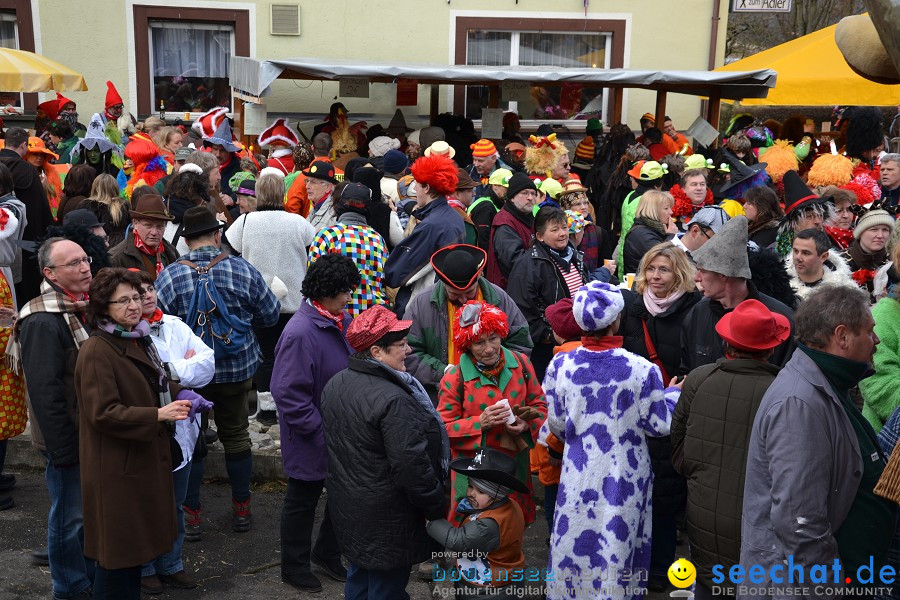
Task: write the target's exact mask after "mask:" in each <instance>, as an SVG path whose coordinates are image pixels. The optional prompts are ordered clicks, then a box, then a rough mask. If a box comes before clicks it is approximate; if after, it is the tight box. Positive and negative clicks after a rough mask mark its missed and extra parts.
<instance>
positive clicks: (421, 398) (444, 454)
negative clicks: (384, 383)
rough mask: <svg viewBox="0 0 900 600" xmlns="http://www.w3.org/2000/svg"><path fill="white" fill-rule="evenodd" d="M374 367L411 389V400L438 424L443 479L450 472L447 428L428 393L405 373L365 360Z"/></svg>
mask: <svg viewBox="0 0 900 600" xmlns="http://www.w3.org/2000/svg"><path fill="white" fill-rule="evenodd" d="M367 360H369V361H371V362H372V363H374V364H376V365H380V366H383V367H384V368H386V369H387V370H389V371H391V372H392V373H393V374H394V375H396V376H397V379H399V380H400V381H402V382H403V383H405V384H406V385H408V386H409V387H410V389H412V392H413V398H415V399H416V401H417V402H418V403H419V404H420V405H421V406H422V408H423V409H425V411H426V412H428V414H430V415H431V416H432V417H434V418H435V419H436V420H437V422H438V428H439V429H440V430H441V470H442V471H443V472H442V473H441V479H444V478H445V477H446V476H447V473H449V471H450V438H449V436H448V435H447V426H446V425H445V424H444V420H443V419H441V415H439V414H438V412H437V410H435V408H434V404H432V402H431V398H430V397H429V396H428V392H426V391H425V388H424V387H422V384H421V383H419V380H418V379H416V378H415V377H413V376H412V375H410V374H409V373H407V372H406V371H398V370H397V369H394V368H392V367H389V366H388V365H386V364H384V363H383V362H380V361H377V360H375V359H374V358H369V359H367Z"/></svg>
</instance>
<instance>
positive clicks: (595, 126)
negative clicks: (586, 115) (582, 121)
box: [584, 117, 603, 134]
mask: <svg viewBox="0 0 900 600" xmlns="http://www.w3.org/2000/svg"><path fill="white" fill-rule="evenodd" d="M595 131H603V121H601V120H600V119H598V118H596V117H592V118H590V119H588V122H587V126H586V127H585V128H584V132H585V133H587V134H591V133H594V132H595Z"/></svg>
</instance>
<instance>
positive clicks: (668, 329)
mask: <svg viewBox="0 0 900 600" xmlns="http://www.w3.org/2000/svg"><path fill="white" fill-rule="evenodd" d="M626 293H628V294H631V292H628V291H627V290H626ZM632 295H633V296H635V298H634V301H633V302H631V303H629V304H628V308H627V311H626V313H625V315H624V317H623V318H622V325H621V326H620V328H619V335H621V336H622V337H623V342H622V347H623V348H625V349H626V350H628V351H629V352H634V353H635V354H637V355H639V356H643V357H644V358H646V359H647V360H650V352H649V351H648V350H647V345H646V344H645V343H644V327H643V323H645V322H646V323H647V331H648V332H649V333H650V340H651V341H652V342H653V346H654V347H655V348H656V353H657V355H658V356H659V360H660V361H661V362H662V364H663V366H664V367H665V368H666V374H667V375H668V376H669V377H671V376H673V375H674V374H675V373H676V372H677V371H678V362H679V361H680V360H681V322H682V321H683V320H684V318H685V316H687V314H688V312H690V310H691V308H693V307H694V305H695V304H697V302H699V301H700V299H701V298H703V294H701V293H700V292H690V293H687V294H684V295H683V296H682V297H681V298H679V299H678V300H676V301H675V302H674V303H673V304H672V306H670V307H669V308H668V310H666V311H665V312H663V313H662V314H660V315H657V316H655V317H653V316H651V315H650V313H649V312H648V311H647V308H646V306H645V305H644V298H643V296H640V295H637V294H632ZM664 379H665V377H664ZM663 384H665V385H668V384H669V381H668V380H664V381H663ZM647 449H648V450H649V451H650V464H651V466H652V468H653V512H654V513H657V514H677V513H679V512H681V511H682V510H684V506H685V502H686V500H687V484H686V482H685V479H684V477H682V476H681V475H679V474H678V472H677V471H675V469H674V468H673V467H672V438H671V437H669V436H665V437H661V438H651V437H648V438H647Z"/></svg>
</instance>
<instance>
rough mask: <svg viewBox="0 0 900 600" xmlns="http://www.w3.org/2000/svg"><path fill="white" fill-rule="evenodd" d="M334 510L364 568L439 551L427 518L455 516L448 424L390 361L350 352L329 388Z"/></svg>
mask: <svg viewBox="0 0 900 600" xmlns="http://www.w3.org/2000/svg"><path fill="white" fill-rule="evenodd" d="M322 422H323V423H324V426H325V442H326V445H327V447H328V481H327V483H326V486H327V488H328V510H329V512H330V515H331V521H332V523H333V524H334V530H335V534H336V535H337V540H338V543H339V544H340V547H341V551H342V552H343V553H344V555H345V556H346V557H347V558H348V559H350V561H351V562H352V563H353V564H354V565H356V566H358V567H361V568H363V569H375V570H388V569H397V568H400V567H407V566H410V565H413V564H416V563H419V562H422V561H424V560H426V559H428V558H431V553H432V552H436V551H439V550H440V548H438V547H437V544H436V542H434V541H433V540H431V538H430V537H428V535H427V534H426V533H425V521H426V519H427V520H433V519H441V518H444V517H445V516H446V514H447V508H448V506H447V502H446V500H445V490H446V486H445V482H444V480H443V477H442V476H441V474H440V473H441V464H440V461H441V440H442V434H441V425H440V424H439V423H438V421H437V419H435V417H434V416H433V415H432V414H431V413H429V412H428V411H427V410H425V409H424V408H423V407H422V405H420V404H419V402H418V401H417V400H416V399H415V398H414V397H413V395H412V390H411V389H410V388H409V387H408V386H407V385H406V384H405V383H403V382H402V381H401V380H400V379H399V377H397V375H396V374H394V373H393V372H391V371H390V369H388V368H387V367H385V366H383V365H381V364H379V363H375V362H372V361H369V360H360V359H357V358H352V357H351V358H350V363H349V368H347V369H345V370H343V371H341V372H340V373H338V374H337V375H335V376H334V377H333V378H332V379H331V381H329V382H328V383H327V384H326V386H325V389H324V390H323V391H322Z"/></svg>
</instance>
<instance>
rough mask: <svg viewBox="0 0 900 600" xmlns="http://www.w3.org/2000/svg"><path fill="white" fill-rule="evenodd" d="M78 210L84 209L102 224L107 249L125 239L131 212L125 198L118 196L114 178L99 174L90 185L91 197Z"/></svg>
mask: <svg viewBox="0 0 900 600" xmlns="http://www.w3.org/2000/svg"><path fill="white" fill-rule="evenodd" d="M79 208H86V209H88V210H89V211H91V212H92V213H94V214H95V215H97V220H98V221H100V222H101V223H102V224H103V229H105V230H106V235H107V236H109V247H110V248H112V247H113V246H115V245H116V244H118V243H119V242H121V241H122V240H124V239H125V230H126V229H127V228H128V225H129V223H131V211H130V210H129V203H128V200H127V199H126V198H123V197H122V196H121V195H120V194H119V184H118V183H116V178H115V177H113V176H112V175H109V174H107V173H101V174H100V175H98V176H97V178H96V179H94V183H93V184H91V197H90V198H86V199H84V200H83V201H82V202H81V205H80V206H79Z"/></svg>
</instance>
